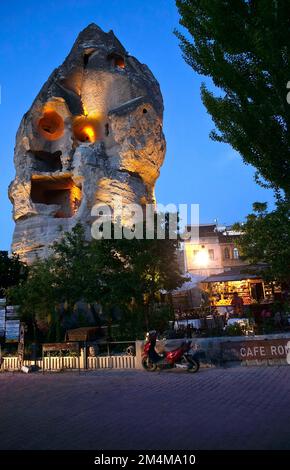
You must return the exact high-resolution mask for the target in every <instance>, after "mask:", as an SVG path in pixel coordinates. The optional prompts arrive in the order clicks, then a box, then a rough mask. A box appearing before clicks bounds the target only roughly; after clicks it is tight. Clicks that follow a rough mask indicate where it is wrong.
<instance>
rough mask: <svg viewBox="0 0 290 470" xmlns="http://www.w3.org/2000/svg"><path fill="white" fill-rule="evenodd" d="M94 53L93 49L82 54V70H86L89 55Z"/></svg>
mask: <svg viewBox="0 0 290 470" xmlns="http://www.w3.org/2000/svg"><path fill="white" fill-rule="evenodd" d="M94 52H95V49H88V50H87V51H85V52H84V55H83V61H84V69H85V68H87V66H88V63H89V60H90V57H91V55H92V54H93V53H94Z"/></svg>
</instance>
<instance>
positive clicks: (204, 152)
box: [0, 0, 273, 250]
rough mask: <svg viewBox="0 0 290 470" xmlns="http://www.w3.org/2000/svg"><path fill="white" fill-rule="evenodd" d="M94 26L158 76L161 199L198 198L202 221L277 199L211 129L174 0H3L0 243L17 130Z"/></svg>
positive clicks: (5, 232)
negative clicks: (178, 32)
mask: <svg viewBox="0 0 290 470" xmlns="http://www.w3.org/2000/svg"><path fill="white" fill-rule="evenodd" d="M89 23H96V24H97V25H99V26H100V27H101V28H102V29H103V30H104V31H109V30H110V29H113V31H114V33H115V35H116V36H117V37H118V39H119V40H120V41H121V42H122V44H123V45H124V47H125V48H126V49H127V51H128V52H129V53H130V54H131V55H134V56H135V57H137V59H138V60H139V61H140V62H143V63H146V64H147V65H148V66H149V67H150V69H151V70H152V72H153V73H154V75H155V76H156V78H157V80H158V81H159V83H160V86H161V91H162V93H163V98H164V105H165V115H164V132H165V136H166V140H167V154H166V158H165V163H164V165H163V167H162V169H161V175H160V178H159V180H158V182H157V187H156V196H157V201H158V202H160V203H163V204H168V203H175V204H180V203H187V204H191V203H195V204H200V222H202V223H205V222H213V220H214V219H215V218H217V219H218V221H219V223H225V224H230V223H232V222H235V221H238V220H243V219H244V217H245V215H246V214H247V213H249V212H250V210H251V204H252V202H255V201H268V202H270V203H272V201H273V196H272V192H271V191H270V190H265V189H262V188H260V187H258V186H257V185H256V184H255V182H254V180H253V174H254V169H253V168H251V167H250V166H246V165H245V164H244V163H243V162H242V159H241V157H240V156H239V155H238V154H237V153H235V152H234V151H233V150H232V148H231V147H229V146H227V145H224V144H220V143H216V142H212V141H211V140H210V139H209V136H208V134H209V132H210V130H211V129H212V128H213V124H212V121H211V119H210V117H209V116H208V115H207V113H206V111H205V108H204V107H203V105H202V103H201V99H200V91H199V87H200V83H201V82H202V81H203V80H204V77H200V76H198V75H197V74H196V73H194V72H193V71H192V69H190V68H189V66H188V65H187V64H186V63H185V62H184V60H183V59H182V56H181V52H180V49H179V46H178V41H177V38H176V37H175V36H174V35H173V29H174V28H175V27H178V12H177V9H176V7H175V1H174V0H105V1H104V0H81V1H80V0H57V1H56V0H46V1H45V2H39V0H26V1H25V2H24V1H22V0H14V1H11V2H1V29H0V56H1V63H0V84H1V95H2V96H1V106H0V119H1V126H0V129H1V134H0V135H1V139H0V157H1V159H0V165H1V170H0V171H1V172H0V175H1V177H0V207H1V211H0V228H1V230H0V250H5V249H6V250H8V249H9V248H10V244H11V240H12V232H13V221H12V215H11V211H12V206H11V204H10V202H9V200H8V196H7V188H8V185H9V183H10V181H11V180H12V179H13V178H14V167H13V149H14V142H15V134H16V131H17V128H18V126H19V123H20V120H21V118H22V116H23V114H24V113H25V112H26V111H27V110H28V109H29V107H30V106H31V104H32V101H33V100H34V98H35V96H36V95H37V93H38V92H39V90H40V88H41V87H42V85H43V83H44V82H45V81H46V80H47V78H48V76H49V75H50V73H51V72H52V71H53V69H54V68H55V67H57V66H58V65H60V64H61V63H62V62H63V60H64V59H65V57H66V55H67V54H68V53H69V51H70V49H71V47H72V45H73V42H74V41H75V39H76V37H77V35H78V33H79V32H80V31H81V30H82V29H83V28H85V27H86V26H87V25H88V24H89Z"/></svg>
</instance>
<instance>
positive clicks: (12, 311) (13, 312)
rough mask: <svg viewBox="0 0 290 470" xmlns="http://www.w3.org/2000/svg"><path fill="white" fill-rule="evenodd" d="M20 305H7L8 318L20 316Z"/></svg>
mask: <svg viewBox="0 0 290 470" xmlns="http://www.w3.org/2000/svg"><path fill="white" fill-rule="evenodd" d="M18 309H19V306H18V305H7V307H6V318H7V319H9V318H11V319H12V318H18Z"/></svg>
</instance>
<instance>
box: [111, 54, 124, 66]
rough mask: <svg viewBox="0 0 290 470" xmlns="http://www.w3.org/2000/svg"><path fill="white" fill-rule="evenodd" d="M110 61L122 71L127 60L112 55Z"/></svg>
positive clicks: (118, 55) (117, 55)
mask: <svg viewBox="0 0 290 470" xmlns="http://www.w3.org/2000/svg"><path fill="white" fill-rule="evenodd" d="M108 60H109V61H110V62H111V64H112V65H113V66H114V67H116V68H120V69H124V68H125V59H124V57H123V56H121V55H120V54H115V53H112V54H110V55H109V56H108Z"/></svg>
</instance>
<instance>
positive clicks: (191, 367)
mask: <svg viewBox="0 0 290 470" xmlns="http://www.w3.org/2000/svg"><path fill="white" fill-rule="evenodd" d="M199 366H200V364H199V362H198V361H196V360H195V359H189V364H188V368H187V371H188V372H191V373H192V374H195V373H196V372H198V370H199Z"/></svg>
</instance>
